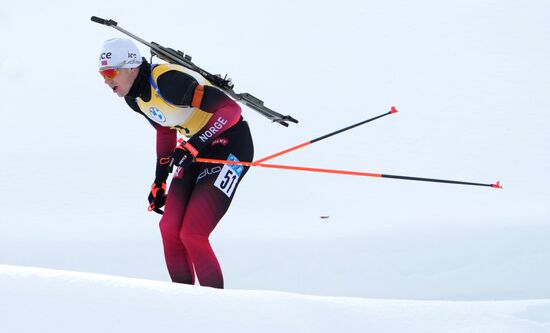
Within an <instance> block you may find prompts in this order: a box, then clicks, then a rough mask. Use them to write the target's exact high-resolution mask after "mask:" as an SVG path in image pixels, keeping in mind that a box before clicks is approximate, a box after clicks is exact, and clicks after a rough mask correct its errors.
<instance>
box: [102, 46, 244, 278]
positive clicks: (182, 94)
mask: <svg viewBox="0 0 550 333" xmlns="http://www.w3.org/2000/svg"><path fill="white" fill-rule="evenodd" d="M99 72H100V74H101V75H102V76H103V78H104V80H105V84H106V85H108V86H109V88H111V89H112V91H113V92H114V93H115V94H116V95H118V96H119V97H124V99H125V101H126V103H127V104H128V105H129V106H130V108H132V109H133V110H134V111H135V112H137V113H139V114H141V115H142V116H144V117H145V118H146V119H147V120H148V121H149V123H151V125H152V126H153V127H154V128H155V130H156V155H157V156H156V157H157V158H156V170H155V180H154V182H153V185H152V187H151V191H150V193H149V197H148V200H149V210H151V211H155V212H158V213H162V210H161V208H162V207H164V213H163V215H162V218H161V220H160V224H159V225H160V232H161V235H162V241H163V246H164V255H165V259H166V265H167V267H168V272H169V274H170V277H171V279H172V281H173V282H177V283H185V284H194V283H195V274H196V276H197V278H198V280H199V283H200V284H201V285H202V286H209V287H214V288H223V286H224V282H223V274H222V270H221V267H220V265H219V262H218V260H217V258H216V255H215V254H214V251H213V250H212V247H211V245H210V242H209V240H208V238H209V236H210V233H211V232H212V231H213V230H214V228H215V227H216V225H217V224H218V223H219V222H220V220H221V218H222V217H223V216H224V214H225V213H226V211H227V210H228V208H229V205H230V204H231V201H232V200H233V197H234V195H235V191H236V189H237V187H238V185H239V184H240V182H241V180H242V178H243V177H244V175H245V174H246V172H247V171H248V167H242V166H236V165H224V166H222V165H218V164H206V163H194V162H193V160H194V158H195V157H205V158H213V159H221V160H233V161H252V160H253V157H254V156H253V155H254V146H253V142H252V137H251V134H250V129H249V127H248V124H247V122H246V121H244V120H243V118H242V116H241V108H240V107H239V105H238V104H237V103H236V102H235V101H234V100H232V99H231V98H230V97H229V96H227V95H226V94H225V93H224V92H223V91H221V90H220V89H218V88H216V87H214V86H212V85H211V84H210V83H209V82H208V81H207V80H206V79H205V78H204V77H202V76H201V75H199V74H198V73H195V72H193V71H190V70H189V69H187V68H185V67H183V66H180V65H174V64H149V63H148V62H147V60H146V59H145V58H142V57H141V55H140V52H139V50H138V48H137V46H136V45H135V44H134V43H133V42H132V41H131V40H130V39H124V38H114V39H109V40H107V41H105V43H104V44H103V49H102V51H101V54H100V57H99ZM178 133H180V134H181V136H184V137H186V138H188V139H187V140H182V139H179V140H178ZM172 168H174V169H173V177H172V181H171V182H170V187H169V189H168V190H167V185H166V182H167V179H168V176H169V174H170V172H171V171H172Z"/></svg>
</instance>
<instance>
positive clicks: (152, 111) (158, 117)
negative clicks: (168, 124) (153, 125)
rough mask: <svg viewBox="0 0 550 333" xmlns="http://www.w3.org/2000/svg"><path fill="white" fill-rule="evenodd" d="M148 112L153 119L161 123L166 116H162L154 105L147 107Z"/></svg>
mask: <svg viewBox="0 0 550 333" xmlns="http://www.w3.org/2000/svg"><path fill="white" fill-rule="evenodd" d="M149 113H150V114H151V117H153V118H154V119H155V120H157V121H159V122H161V123H163V122H165V121H166V117H165V116H164V114H163V113H162V112H161V111H160V110H159V109H157V108H156V107H154V106H152V107H151V108H149Z"/></svg>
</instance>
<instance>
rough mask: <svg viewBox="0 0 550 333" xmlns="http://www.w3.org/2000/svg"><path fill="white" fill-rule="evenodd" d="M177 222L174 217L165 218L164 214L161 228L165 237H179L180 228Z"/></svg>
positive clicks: (160, 224) (160, 223)
mask: <svg viewBox="0 0 550 333" xmlns="http://www.w3.org/2000/svg"><path fill="white" fill-rule="evenodd" d="M175 222H176V221H173V220H172V219H169V218H164V216H163V217H162V218H161V219H160V222H159V228H160V233H161V235H162V236H163V237H175V238H177V237H179V233H180V228H179V225H178V223H175Z"/></svg>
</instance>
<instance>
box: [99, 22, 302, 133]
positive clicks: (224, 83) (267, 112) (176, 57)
mask: <svg viewBox="0 0 550 333" xmlns="http://www.w3.org/2000/svg"><path fill="white" fill-rule="evenodd" d="M91 20H92V21H93V22H96V23H99V24H103V25H106V26H108V27H112V28H114V29H116V30H118V31H120V32H122V33H124V34H126V35H128V36H130V37H131V38H133V39H135V40H137V41H138V42H140V43H142V44H144V45H146V46H148V47H149V48H150V50H151V57H153V56H157V57H158V58H160V59H162V60H164V61H166V62H168V63H172V64H177V65H181V66H183V67H186V68H188V69H190V70H192V71H194V72H197V73H199V74H200V75H202V76H203V77H204V78H205V79H207V80H208V81H210V82H211V83H212V84H213V85H214V86H216V87H218V88H220V89H222V90H223V91H225V92H226V93H227V94H228V95H229V96H231V97H232V98H233V99H235V100H236V101H238V102H241V103H243V104H244V105H246V106H248V107H249V108H251V109H253V110H255V111H257V112H258V113H260V114H261V115H262V116H264V117H266V118H268V119H270V120H271V121H272V122H275V123H278V124H281V125H283V126H285V127H288V122H293V123H296V124H297V123H298V120H296V119H294V118H293V117H292V116H289V115H287V116H284V115H282V114H280V113H278V112H276V111H273V110H271V109H270V108H268V107H266V106H265V105H264V102H263V101H262V100H260V99H259V98H257V97H254V96H252V95H251V94H249V93H236V92H235V91H234V90H233V88H234V87H235V85H234V84H233V81H232V80H231V79H230V78H228V77H227V75H225V77H221V75H215V74H211V73H209V72H208V71H205V70H204V69H202V68H200V67H199V66H197V65H195V64H194V63H193V62H192V61H191V60H192V57H191V56H190V55H189V54H185V53H183V52H182V51H180V50H175V49H172V48H169V47H164V46H162V45H160V44H159V43H155V42H151V43H149V42H147V41H145V40H143V39H141V38H139V37H138V36H136V35H134V34H132V33H130V32H128V31H126V30H124V29H123V28H121V27H119V26H118V23H117V22H116V21H113V20H111V19H109V20H105V19H102V18H99V17H97V16H92V17H91Z"/></svg>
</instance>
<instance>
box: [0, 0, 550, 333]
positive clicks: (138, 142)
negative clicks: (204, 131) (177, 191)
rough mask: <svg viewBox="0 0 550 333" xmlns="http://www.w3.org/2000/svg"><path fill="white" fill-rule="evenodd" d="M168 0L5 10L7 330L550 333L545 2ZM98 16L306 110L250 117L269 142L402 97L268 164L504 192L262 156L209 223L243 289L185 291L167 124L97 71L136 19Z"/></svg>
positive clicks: (33, 4) (272, 103)
mask: <svg viewBox="0 0 550 333" xmlns="http://www.w3.org/2000/svg"><path fill="white" fill-rule="evenodd" d="M156 6H157V7H158V9H157V7H154V6H153V4H152V3H151V2H150V1H134V2H131V3H128V2H119V1H112V2H109V4H108V5H106V4H105V3H96V2H88V3H79V2H70V1H68V0H52V1H49V2H40V1H24V0H23V1H18V2H13V3H10V4H9V6H2V7H1V9H0V31H1V33H2V40H3V45H4V48H3V52H1V53H0V89H1V91H2V92H3V94H2V96H3V101H2V106H1V112H2V116H3V117H2V121H1V122H0V141H1V142H2V145H0V156H2V164H1V167H0V186H1V188H2V192H1V194H0V211H1V213H0V264H3V266H1V269H0V282H1V285H0V306H1V309H0V310H2V311H1V316H2V317H0V331H2V332H4V331H6V332H9V331H10V330H11V331H17V332H19V331H23V332H25V331H27V332H34V331H44V332H58V331H62V330H61V329H60V324H59V322H65V323H66V324H67V327H68V328H67V330H66V331H75V330H76V329H75V327H76V326H71V325H76V323H77V322H78V320H77V319H75V321H72V320H73V319H72V318H82V319H86V318H87V321H85V325H84V326H82V322H80V325H81V326H80V327H79V330H80V331H82V330H86V329H88V328H89V330H90V331H94V329H95V331H109V328H107V327H111V326H112V327H114V329H113V331H121V330H123V329H122V328H121V326H116V325H123V324H124V323H128V322H129V321H130V319H133V320H135V322H134V323H133V325H135V326H134V327H133V329H132V331H134V332H140V331H143V332H148V331H151V330H153V328H151V326H148V325H153V327H156V326H154V323H156V324H157V325H161V324H162V323H166V327H170V328H171V329H174V330H175V329H178V327H177V325H180V326H181V327H180V328H181V329H185V328H186V326H185V325H188V326H192V325H197V326H195V327H197V328H198V327H199V326H201V325H205V326H206V329H204V331H213V330H222V329H224V330H225V327H228V329H227V330H229V331H231V328H234V329H235V330H237V328H239V324H240V323H239V320H244V318H247V319H248V320H247V324H248V323H249V324H250V325H252V326H251V329H250V330H249V331H269V330H271V329H272V330H273V331H297V332H298V331H308V330H309V331H323V330H325V331H336V330H337V329H336V328H334V329H333V327H334V326H338V327H343V328H344V329H342V331H345V329H346V328H347V329H348V330H352V331H353V329H352V328H353V327H355V326H357V327H358V328H366V329H369V328H370V329H371V330H373V331H379V332H384V331H387V332H400V331H422V332H428V333H429V332H467V331H482V332H491V331H495V332H548V331H550V328H549V326H548V325H549V322H550V319H549V313H550V309H549V306H548V300H549V299H550V284H549V283H548V281H550V265H548V262H549V259H550V242H549V241H548V239H549V236H550V208H549V206H548V202H549V199H550V186H549V185H550V171H549V170H550V158H549V157H548V152H549V151H550V132H549V131H548V128H550V116H549V115H548V105H550V103H549V102H550V94H549V91H550V80H549V79H548V78H549V77H550V44H549V43H548V42H547V40H548V36H549V34H550V17H549V10H548V8H549V7H548V2H547V1H546V0H530V1H524V2H517V1H512V0H501V1H496V0H481V1H475V0H460V1H459V0H449V1H435V0H419V1H414V2H410V1H404V0H388V1H352V0H348V1H346V0H344V1H339V2H335V1H320V0H318V1H290V0H282V1H261V2H259V1H251V0H248V1H247V0H235V1H214V0H213V1H208V2H180V1H171V0H170V1H166V2H164V3H162V4H158V5H156ZM154 9H156V10H157V11H158V13H157V14H152V13H156V11H155V10H154ZM198 13H207V14H204V15H202V14H198ZM92 15H96V16H100V17H104V18H111V19H114V20H116V21H118V22H119V24H120V26H121V27H123V28H125V29H127V30H129V31H131V32H132V33H134V34H136V35H138V36H140V37H142V38H143V39H145V40H153V41H156V42H159V43H161V44H164V45H167V46H171V47H175V48H179V49H181V50H183V51H184V52H186V53H189V54H191V55H192V56H193V59H194V61H195V62H196V63H197V64H199V65H200V66H202V67H204V68H205V69H208V70H209V71H211V72H220V73H223V74H225V73H229V74H230V76H231V77H232V78H233V80H234V82H235V83H236V90H237V91H239V92H244V91H247V92H250V93H252V94H253V95H255V96H257V97H259V98H261V99H262V100H263V101H264V102H265V103H266V105H267V106H269V107H271V108H273V109H274V110H277V111H279V112H281V113H284V114H291V115H293V116H294V117H295V118H297V119H299V120H300V124H299V125H296V126H292V125H291V127H289V128H284V127H282V126H279V125H276V124H270V123H269V122H268V121H266V120H265V119H264V118H262V117H261V116H259V115H257V114H256V113H254V112H253V111H251V110H248V109H245V111H244V115H245V117H246V119H247V120H248V121H249V123H250V125H251V128H252V131H253V136H254V140H255V148H256V157H257V158H261V157H263V156H267V155H270V154H272V153H275V152H277V151H280V150H283V149H286V148H289V147H292V146H294V145H297V144H300V143H302V142H305V141H308V140H311V139H313V138H316V137H319V136H321V135H324V134H326V133H329V132H332V131H334V130H336V129H339V128H342V127H345V126H348V125H351V124H353V123H356V122H359V121H361V120H364V119H367V118H370V117H373V116H376V115H379V114H381V113H384V112H387V111H388V110H389V107H390V106H391V105H396V106H397V107H398V108H399V110H400V112H399V113H397V114H395V115H391V116H388V117H385V118H383V119H380V120H377V121H376V122H373V123H370V124H367V125H364V126H362V127H359V128H356V129H353V130H351V131H349V132H346V133H342V134H339V135H337V136H334V137H331V138H329V139H327V140H324V141H320V142H318V143H315V144H314V145H311V146H309V147H306V148H303V149H300V150H298V151H295V152H292V153H290V154H288V155H285V156H281V157H279V158H277V159H274V160H272V162H273V163H280V164H291V165H302V166H311V167H320V168H335V169H344V170H355V171H364V172H380V173H385V174H397V175H407V176H418V177H430V178H443V179H455V180H464V181H472V182H481V183H494V182H495V181H497V180H500V181H501V182H502V185H503V186H504V189H502V190H496V189H492V188H482V187H468V186H455V185H444V184H430V183H420V182H410V181H409V182H408V181H398V180H390V179H374V178H361V177H351V176H341V175H327V174H316V173H306V172H297V171H282V170H281V171H280V170H268V169H261V168H259V169H254V170H251V172H250V173H249V174H248V175H247V177H246V178H245V180H244V182H243V183H242V185H241V187H240V188H239V191H238V193H237V197H236V199H235V200H234V202H233V204H232V207H231V209H230V211H229V212H228V214H227V215H226V216H225V217H224V219H223V220H222V222H221V224H220V225H219V226H218V228H217V229H216V231H215V232H214V234H213V236H212V244H213V246H214V248H215V250H216V252H217V253H218V255H219V259H220V262H221V265H222V267H223V270H224V274H225V279H226V281H225V282H226V287H227V288H228V289H227V290H224V291H213V290H208V289H205V288H200V287H189V286H174V285H171V284H169V283H167V282H168V281H169V277H168V274H167V272H166V269H165V267H164V259H163V255H162V245H161V241H160V236H159V232H158V225H157V223H158V216H157V215H156V214H149V213H147V212H146V206H147V202H146V197H147V193H148V188H149V186H150V183H151V181H152V177H153V168H154V159H153V156H154V132H153V131H152V130H151V128H150V126H149V125H148V124H147V123H146V122H145V121H143V119H142V118H141V117H136V115H135V114H134V113H133V112H131V111H130V110H129V109H128V108H127V107H125V105H124V102H123V101H122V100H121V99H119V98H117V97H115V96H114V95H113V94H112V93H111V92H110V91H109V90H108V89H107V88H106V87H105V86H104V85H103V83H102V80H101V78H100V77H99V75H98V74H97V72H96V66H97V55H98V52H99V50H100V48H101V45H102V42H103V41H104V40H105V39H108V38H112V37H115V36H122V34H121V33H119V32H117V31H115V30H113V29H109V28H107V27H103V26H100V25H98V24H95V23H92V22H91V21H90V20H89V18H90V16H92ZM140 48H141V50H142V52H143V54H144V55H146V56H148V55H147V51H146V49H145V48H144V47H140ZM321 216H329V218H327V219H324V218H321ZM31 267H42V268H49V269H54V270H57V271H47V270H40V269H32V268H31ZM66 271H73V272H88V273H96V274H107V275H109V276H119V277H118V278H115V277H99V276H98V275H87V273H69V272H66ZM123 277H124V278H123ZM125 278H134V280H126V279H125ZM136 279H140V280H136ZM150 280H154V281H156V282H151V281H150ZM113 281H116V282H113ZM129 286H134V287H129ZM51 290H56V291H58V292H57V293H55V297H54V296H52V293H51V292H50V291H51ZM289 293H290V294H289ZM297 294H301V295H312V296H300V295H297ZM182 295H183V296H182ZM56 299H59V300H60V301H59V304H54V303H52V302H53V301H54V300H56ZM106 300H108V301H106ZM33 304H34V305H33ZM51 304H53V305H55V306H51ZM258 304H262V305H263V306H257V305H258ZM111 305H112V306H113V307H112V308H111V307H110V306H111ZM201 306H202V308H201ZM56 308H59V309H60V311H59V312H56ZM80 309H86V310H89V311H80ZM102 309H103V310H102ZM121 309H122V310H121ZM229 309H230V310H232V311H229ZM236 309H238V310H237V311H236ZM241 309H242V311H241ZM206 310H207V311H211V312H212V316H210V317H209V315H208V314H207V313H205V311H206ZM102 311H105V312H102ZM120 311H124V312H123V313H120V315H121V316H124V317H125V318H127V319H128V320H120V321H117V320H116V319H115V318H109V316H108V315H107V314H112V313H114V312H120ZM132 311H134V312H132ZM264 311H265V312H264ZM54 312H55V313H54ZM89 312H96V314H97V316H95V315H94V317H85V316H87V315H91V314H90V313H89ZM134 313H135V315H134ZM271 313H274V314H277V315H273V316H271ZM101 314H104V315H101ZM170 314H173V316H170ZM130 317H131V318H130ZM29 318H31V319H29ZM185 318H187V319H190V320H187V321H186V320H185ZM250 318H259V319H258V320H257V321H255V320H254V319H250ZM216 319H218V320H219V321H216ZM56 320H59V322H57V321H56ZM147 320H150V321H149V322H146V321H147ZM140 321H143V322H140ZM17 325H23V326H17ZM102 325H104V326H102ZM127 325H129V324H127ZM254 325H255V326H254ZM278 325H280V326H278ZM285 325H288V326H285ZM302 325H303V326H302ZM17 327H19V329H17ZM4 328H6V329H4ZM338 330H339V329H338ZM239 331H241V329H239ZM245 331H246V329H245Z"/></svg>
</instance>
